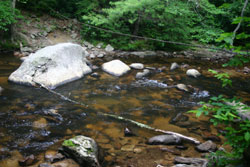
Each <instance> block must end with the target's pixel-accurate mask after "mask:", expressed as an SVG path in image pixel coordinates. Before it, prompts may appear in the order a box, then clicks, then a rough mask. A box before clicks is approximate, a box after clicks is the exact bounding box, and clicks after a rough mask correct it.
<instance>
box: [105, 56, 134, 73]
mask: <svg viewBox="0 0 250 167" xmlns="http://www.w3.org/2000/svg"><path fill="white" fill-rule="evenodd" d="M102 69H103V71H105V72H107V73H109V74H111V75H114V76H117V77H119V76H122V75H123V74H125V73H127V72H128V71H129V70H130V67H129V66H128V65H127V64H125V63H123V62H122V61H120V60H112V61H109V62H107V63H104V64H103V65H102Z"/></svg>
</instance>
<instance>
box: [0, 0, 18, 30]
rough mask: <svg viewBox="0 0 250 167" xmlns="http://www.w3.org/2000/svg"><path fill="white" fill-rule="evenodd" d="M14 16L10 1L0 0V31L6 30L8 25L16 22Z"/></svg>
mask: <svg viewBox="0 0 250 167" xmlns="http://www.w3.org/2000/svg"><path fill="white" fill-rule="evenodd" d="M15 18H16V16H15V14H14V13H13V9H12V7H11V3H10V1H8V0H4V1H0V31H8V29H9V27H8V26H9V25H10V24H12V23H15V22H16V19H15Z"/></svg>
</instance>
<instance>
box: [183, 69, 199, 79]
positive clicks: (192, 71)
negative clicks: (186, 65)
mask: <svg viewBox="0 0 250 167" xmlns="http://www.w3.org/2000/svg"><path fill="white" fill-rule="evenodd" d="M186 74H187V76H190V77H194V78H197V77H199V76H200V75H201V73H200V72H199V71H198V70H196V69H189V70H187V72H186Z"/></svg>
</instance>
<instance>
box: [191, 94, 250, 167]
mask: <svg viewBox="0 0 250 167" xmlns="http://www.w3.org/2000/svg"><path fill="white" fill-rule="evenodd" d="M203 104H204V105H203V106H202V107H201V108H199V109H197V110H192V111H189V112H191V113H195V114H196V116H200V115H201V114H205V115H208V114H209V113H211V114H212V119H210V121H211V122H212V123H213V124H214V125H215V126H217V125H220V124H222V125H224V126H225V130H226V133H225V134H224V135H225V138H226V139H227V141H226V143H225V144H229V145H230V146H231V147H232V148H233V149H232V152H221V151H219V152H217V153H216V154H214V155H210V156H211V157H214V156H215V157H217V158H213V160H215V161H214V162H213V163H216V165H218V166H223V165H226V164H229V161H232V162H237V161H238V160H239V159H241V158H242V155H243V152H244V151H245V150H246V149H247V148H248V147H249V146H250V130H249V129H250V121H249V120H248V119H246V120H243V119H241V117H240V116H239V110H244V111H248V112H249V111H250V107H248V106H246V105H244V104H242V103H240V102H239V100H238V99H236V98H233V99H227V98H224V97H223V96H222V95H220V96H218V97H212V98H210V100H209V101H208V102H207V103H206V104H205V103H204V102H203ZM213 165H214V164H213Z"/></svg>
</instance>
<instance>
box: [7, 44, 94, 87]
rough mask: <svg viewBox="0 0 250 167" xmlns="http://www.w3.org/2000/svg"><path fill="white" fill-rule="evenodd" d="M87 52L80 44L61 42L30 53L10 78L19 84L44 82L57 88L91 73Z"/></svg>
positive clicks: (45, 84)
mask: <svg viewBox="0 0 250 167" xmlns="http://www.w3.org/2000/svg"><path fill="white" fill-rule="evenodd" d="M86 56H87V53H86V51H85V50H84V49H83V47H81V46H80V45H77V44H73V43H61V44H57V45H53V46H47V47H45V48H43V49H40V50H38V51H37V52H36V53H34V54H30V55H29V57H28V58H27V59H25V61H24V62H23V63H22V64H21V66H20V67H19V68H18V69H17V70H16V71H15V72H13V73H12V74H11V75H10V77H9V80H10V81H12V82H15V83H19V84H25V85H35V84H37V83H38V84H43V85H44V86H46V87H49V88H52V89H53V88H56V87H57V86H60V85H62V84H65V83H68V82H71V81H73V80H76V79H79V78H81V77H83V76H84V75H85V74H87V73H90V72H91V69H90V67H89V66H88V65H87V63H86V62H87V60H86Z"/></svg>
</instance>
